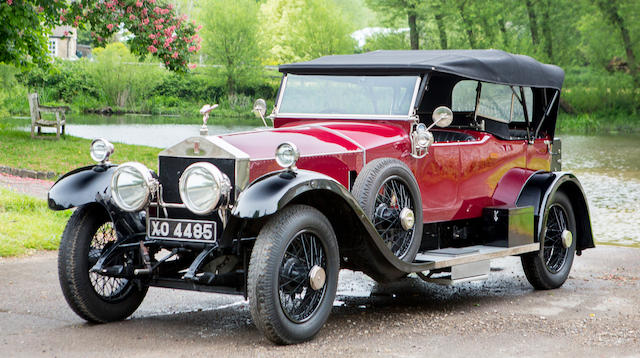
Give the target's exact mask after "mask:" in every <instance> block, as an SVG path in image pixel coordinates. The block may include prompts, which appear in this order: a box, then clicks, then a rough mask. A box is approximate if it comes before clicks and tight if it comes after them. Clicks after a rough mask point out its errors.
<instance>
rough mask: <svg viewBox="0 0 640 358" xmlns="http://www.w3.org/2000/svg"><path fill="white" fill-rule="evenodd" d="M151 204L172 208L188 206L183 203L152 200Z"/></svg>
mask: <svg viewBox="0 0 640 358" xmlns="http://www.w3.org/2000/svg"><path fill="white" fill-rule="evenodd" d="M149 206H156V207H161V208H170V209H186V208H187V206H186V205H184V204H182V203H165V202H162V204H159V203H156V202H151V203H149Z"/></svg>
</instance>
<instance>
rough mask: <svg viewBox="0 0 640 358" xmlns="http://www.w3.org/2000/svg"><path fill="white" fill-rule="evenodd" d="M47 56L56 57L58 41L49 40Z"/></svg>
mask: <svg viewBox="0 0 640 358" xmlns="http://www.w3.org/2000/svg"><path fill="white" fill-rule="evenodd" d="M48 48H49V54H50V55H51V56H58V40H57V39H49V46H48Z"/></svg>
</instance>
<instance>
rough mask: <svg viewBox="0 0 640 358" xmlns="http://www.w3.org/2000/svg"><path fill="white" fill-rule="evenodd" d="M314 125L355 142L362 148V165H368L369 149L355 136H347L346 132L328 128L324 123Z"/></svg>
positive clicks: (352, 142)
mask: <svg viewBox="0 0 640 358" xmlns="http://www.w3.org/2000/svg"><path fill="white" fill-rule="evenodd" d="M314 127H317V128H321V129H323V130H325V131H327V132H329V133H332V134H335V135H337V136H338V137H340V138H342V139H346V140H348V141H349V142H351V144H353V145H355V146H356V147H358V148H360V150H362V165H363V166H365V165H367V150H366V149H365V148H364V146H363V145H361V144H360V143H358V142H356V141H355V140H354V139H353V138H351V137H349V136H347V135H346V134H344V133H342V132H340V131H337V130H335V129H332V128H327V127H325V126H322V125H315V126H314Z"/></svg>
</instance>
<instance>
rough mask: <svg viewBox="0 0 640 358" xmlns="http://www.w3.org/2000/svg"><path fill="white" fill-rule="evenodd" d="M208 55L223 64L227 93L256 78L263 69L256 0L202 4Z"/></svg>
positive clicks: (215, 62)
mask: <svg viewBox="0 0 640 358" xmlns="http://www.w3.org/2000/svg"><path fill="white" fill-rule="evenodd" d="M200 21H201V23H202V24H203V26H204V30H203V34H202V37H203V39H204V53H205V54H206V55H207V56H208V57H209V60H210V62H211V63H213V64H216V65H221V66H222V67H223V69H224V74H225V77H226V83H227V94H230V95H231V94H234V93H235V90H236V88H237V86H238V85H242V84H245V83H246V82H247V81H250V80H251V79H252V78H254V77H255V76H256V74H257V72H258V71H259V69H260V49H259V46H258V35H257V34H258V26H259V23H258V5H257V4H256V2H255V0H207V1H205V2H204V3H202V4H201V5H200Z"/></svg>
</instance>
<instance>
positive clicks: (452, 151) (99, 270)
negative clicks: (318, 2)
mask: <svg viewBox="0 0 640 358" xmlns="http://www.w3.org/2000/svg"><path fill="white" fill-rule="evenodd" d="M280 71H281V72H282V73H283V77H282V82H281V86H280V90H279V92H278V95H277V99H276V102H275V106H274V108H273V112H272V114H271V115H270V116H269V117H268V119H265V118H264V115H265V112H266V104H265V102H264V101H263V100H258V101H256V105H255V108H254V111H255V112H256V113H258V114H259V115H260V116H261V117H262V120H263V121H264V123H265V126H266V124H267V123H268V121H272V124H273V127H272V128H259V129H257V130H254V131H248V132H242V133H233V134H225V135H215V134H210V133H208V130H207V128H206V119H207V117H208V115H209V111H211V110H212V109H213V108H214V107H215V106H208V105H207V106H205V107H203V109H202V110H201V112H202V113H203V115H204V117H205V118H204V124H203V125H202V128H201V132H200V135H199V136H194V137H191V138H188V139H185V140H184V141H182V142H179V143H178V144H176V145H174V146H172V147H170V148H167V149H165V150H163V151H162V152H160V154H159V158H158V165H159V168H158V173H155V172H154V171H152V170H150V169H149V168H147V167H145V166H144V165H142V164H140V163H136V162H128V163H123V164H120V165H116V164H112V163H110V162H109V157H110V155H111V154H112V153H113V151H114V148H113V146H112V145H111V144H110V143H109V142H108V141H106V140H103V139H97V140H95V141H94V142H93V143H92V145H91V151H90V154H91V157H92V158H93V159H94V160H95V161H96V162H98V163H97V164H95V165H91V166H87V167H84V168H80V169H77V170H74V171H72V172H70V173H68V174H66V175H64V176H63V177H62V178H60V180H58V181H57V182H56V183H55V185H54V186H53V187H52V188H51V190H50V191H49V198H48V200H49V207H50V208H51V209H54V210H64V209H69V208H73V207H77V209H76V210H75V212H74V213H73V215H72V216H71V219H70V220H69V223H68V225H67V227H66V229H65V231H64V234H63V236H62V241H61V245H60V253H59V261H58V262H59V266H58V267H59V276H60V284H61V286H62V291H63V293H64V296H65V298H66V300H67V302H68V303H69V305H70V306H71V308H72V309H73V310H74V311H75V312H76V313H77V314H78V315H79V316H80V317H82V318H83V319H85V320H87V321H91V322H109V321H115V320H121V319H124V318H126V317H128V316H129V315H131V314H132V313H133V312H134V311H135V310H136V308H137V307H138V305H140V303H141V302H142V300H143V298H144V297H145V294H146V293H147V289H148V287H150V286H154V287H167V288H176V289H186V290H197V291H207V292H217V293H228V294H238V295H244V297H245V298H246V299H248V301H249V307H250V311H251V316H252V318H253V322H254V323H255V325H256V326H257V327H258V329H259V330H260V331H262V332H263V333H264V334H265V335H266V336H267V337H268V338H269V339H270V340H272V341H274V342H276V343H280V344H289V343H295V342H301V341H305V340H309V339H311V338H312V337H313V336H314V335H315V334H316V333H317V332H318V331H319V330H320V329H321V327H322V326H323V324H324V323H325V321H326V320H327V318H328V316H329V313H330V311H331V309H332V306H333V302H334V298H335V295H336V287H337V282H338V273H339V271H340V269H350V270H356V271H362V272H364V273H365V274H367V275H369V276H370V277H372V278H373V279H375V280H377V281H381V282H384V281H394V280H398V279H400V278H402V277H404V276H407V275H411V276H413V277H416V276H417V277H419V278H422V279H424V280H426V281H430V282H436V283H441V284H456V283H459V282H466V281H472V280H481V279H485V278H487V276H488V275H489V273H490V261H491V259H495V258H499V257H504V256H514V255H515V256H520V258H521V261H522V265H523V268H524V272H525V274H526V277H527V279H528V281H529V282H530V283H531V285H533V287H535V288H536V289H553V288H557V287H560V286H561V285H562V284H563V283H564V282H565V280H566V279H567V277H568V275H569V270H570V269H571V266H572V263H573V260H574V255H575V253H577V254H578V255H580V254H581V252H582V250H585V249H588V248H592V247H594V241H593V237H592V231H591V223H590V218H589V211H588V206H587V200H586V198H585V195H584V193H583V190H582V188H581V185H580V183H579V182H578V180H577V179H576V177H575V176H574V175H572V174H571V173H567V172H562V171H560V170H561V169H560V166H561V159H560V155H561V147H560V141H559V140H558V139H555V137H554V135H555V133H554V132H555V124H556V115H557V111H558V102H559V97H560V90H561V87H562V82H563V79H564V72H563V71H562V69H560V68H559V67H556V66H553V65H546V64H541V63H539V62H537V61H536V60H534V59H532V58H530V57H527V56H521V55H514V54H509V53H505V52H503V51H497V50H451V51H376V52H371V53H365V54H356V55H340V56H326V57H322V58H318V59H315V60H312V61H308V62H301V63H294V64H288V65H283V66H280ZM194 131H195V132H196V133H197V128H195V127H194ZM194 134H195V133H194Z"/></svg>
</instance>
